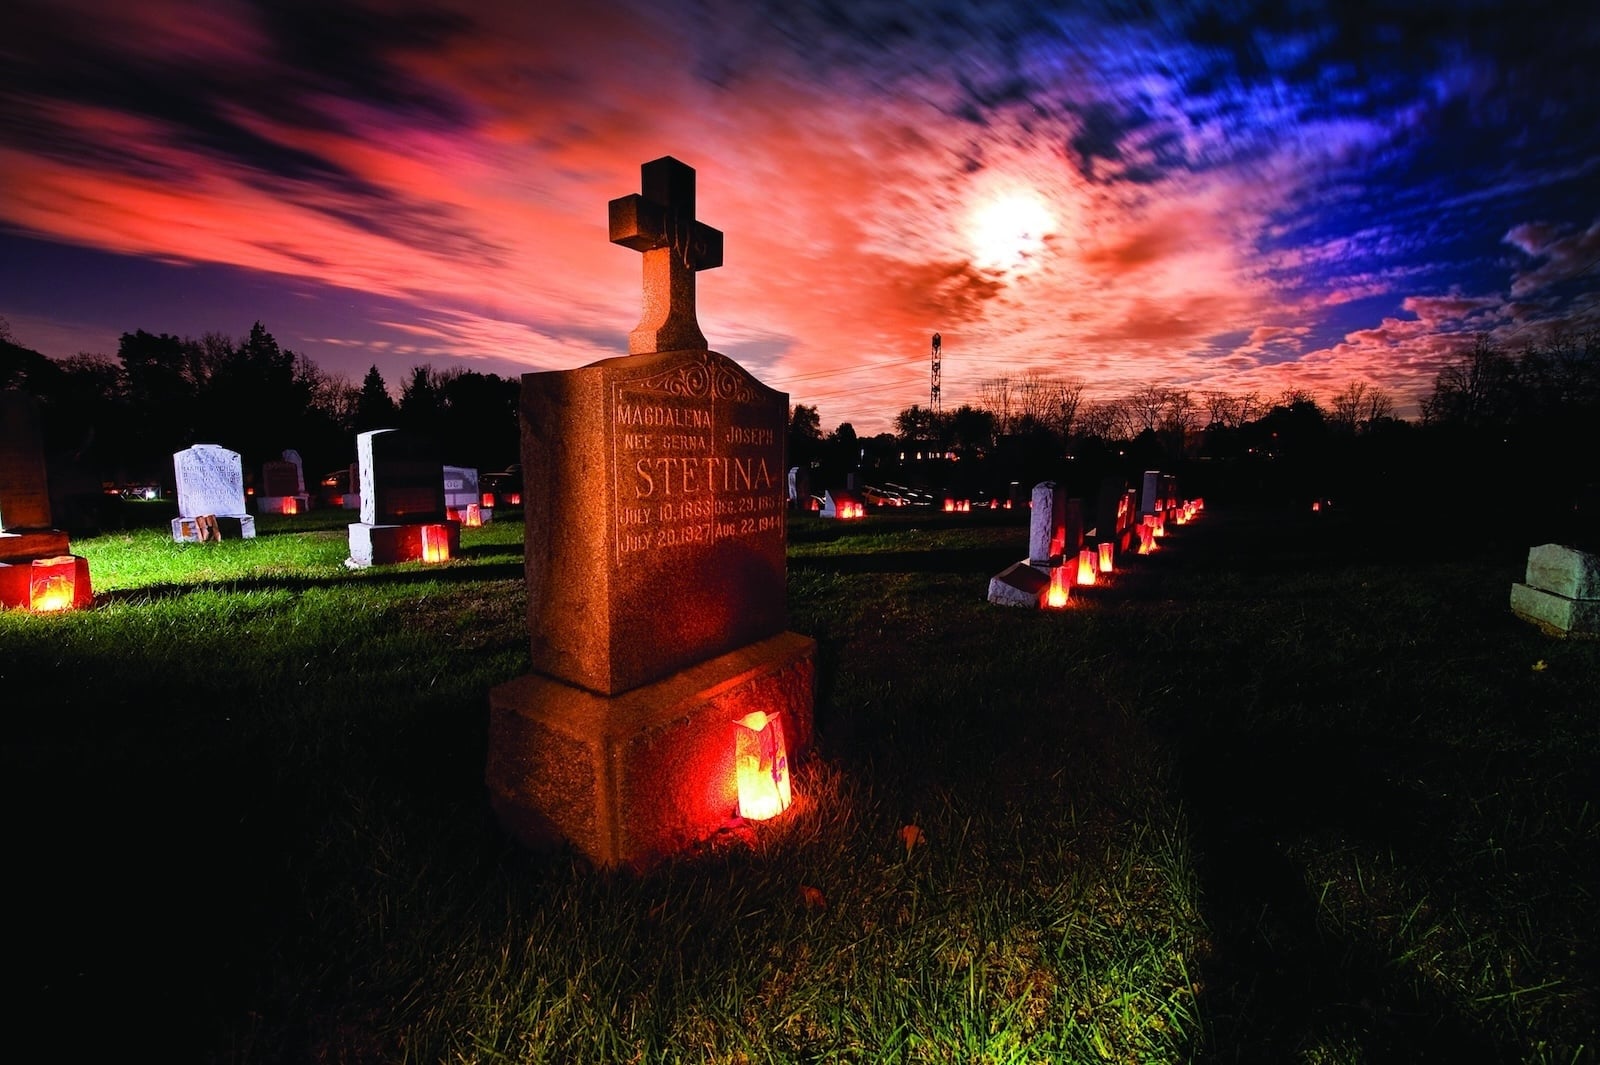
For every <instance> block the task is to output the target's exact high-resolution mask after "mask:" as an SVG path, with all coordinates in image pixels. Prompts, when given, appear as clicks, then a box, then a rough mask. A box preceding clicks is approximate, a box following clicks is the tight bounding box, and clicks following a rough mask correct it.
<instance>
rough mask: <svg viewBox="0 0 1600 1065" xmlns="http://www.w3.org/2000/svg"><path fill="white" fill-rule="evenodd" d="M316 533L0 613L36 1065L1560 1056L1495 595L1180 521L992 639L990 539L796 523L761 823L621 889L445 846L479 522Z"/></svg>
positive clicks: (1454, 569) (506, 642)
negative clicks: (774, 787)
mask: <svg viewBox="0 0 1600 1065" xmlns="http://www.w3.org/2000/svg"><path fill="white" fill-rule="evenodd" d="M347 520H348V517H347V516H340V515H332V516H330V515H328V514H321V515H317V514H313V515H307V516H304V517H300V518H272V519H262V520H261V521H260V522H259V524H258V533H259V535H258V537H257V539H256V540H254V541H248V542H246V541H224V542H223V543H221V544H207V545H197V544H188V545H179V544H173V543H172V542H171V540H170V536H168V535H167V534H166V532H165V530H164V529H157V530H144V531H132V532H128V533H118V534H109V535H106V536H102V537H96V538H91V539H84V540H75V541H74V543H73V547H74V550H76V551H77V552H78V553H80V554H83V555H85V556H86V557H87V558H89V560H90V565H91V573H92V576H93V579H94V584H95V588H96V592H97V602H96V605H95V607H94V608H93V609H92V610H89V611H81V612H76V613H71V614H63V615H59V616H50V617H33V616H29V615H25V614H22V613H20V612H16V611H8V612H3V613H0V649H3V655H0V691H3V692H4V708H5V710H6V723H7V726H8V727H7V738H6V742H5V745H4V752H5V761H4V763H3V766H0V768H3V770H4V776H5V779H6V789H7V790H6V792H5V795H4V798H5V800H6V802H7V804H8V808H9V809H11V810H12V811H13V815H12V818H11V824H12V828H13V831H12V833H11V836H12V853H13V862H12V867H13V869H14V870H15V872H14V875H13V877H12V884H13V885H14V887H13V892H12V894H13V897H14V898H15V899H16V901H15V902H14V903H13V906H14V912H15V913H16V914H17V915H18V921H17V930H16V934H15V936H14V939H15V947H14V950H13V952H12V956H11V957H12V964H13V971H14V973H16V974H17V978H16V980H15V981H14V982H16V983H17V984H18V985H19V986H20V989H21V995H20V997H16V998H15V1004H16V1008H17V1015H18V1016H19V1017H24V1018H26V1019H27V1023H28V1024H29V1025H30V1027H32V1028H34V1029H35V1030H38V1031H46V1032H50V1033H52V1034H53V1035H54V1037H55V1038H56V1039H57V1040H58V1041H59V1043H60V1046H61V1051H60V1053H61V1055H62V1056H67V1057H73V1058H79V1059H100V1058H104V1057H106V1056H108V1055H109V1054H113V1053H120V1052H122V1051H123V1049H124V1048H127V1047H137V1046H149V1047H160V1048H161V1050H162V1054H163V1056H164V1057H166V1058H169V1059H171V1060H208V1061H240V1062H280V1061H346V1062H369V1061H370V1062H391V1061H416V1062H442V1061H452V1062H454V1061H461V1062H503V1061H525V1062H613V1061H615V1062H632V1061H638V1062H696V1063H698V1062H729V1063H733V1062H823V1061H838V1062H862V1063H867V1062H872V1063H876V1062H919V1063H920V1062H952V1063H955V1062H961V1063H966V1062H1052V1063H1054V1062H1103V1061H1115V1062H1133V1061H1137V1062H1189V1061H1196V1060H1207V1061H1263V1062H1268V1061H1270V1062H1279V1061H1290V1062H1292V1061H1305V1062H1351V1063H1355V1062H1375V1061H1429V1060H1448V1061H1457V1062H1459V1061H1469V1060H1471V1061H1518V1062H1523V1061H1526V1062H1546V1061H1548V1062H1572V1061H1590V1060H1593V1058H1594V1049H1593V1048H1594V1042H1595V1040H1594V1032H1595V1030H1596V1026H1597V1019H1600V1009H1597V976H1596V970H1595V969H1594V967H1593V964H1592V962H1591V961H1589V959H1590V958H1592V957H1594V956H1596V955H1597V954H1600V951H1597V950H1596V944H1595V931H1594V929H1595V926H1596V922H1595V916H1596V913H1595V903H1594V899H1593V892H1594V888H1595V884H1596V872H1597V865H1600V863H1597V856H1600V846H1597V843H1600V832H1597V828H1596V823H1595V813H1594V806H1593V795H1594V791H1593V784H1592V781H1593V780H1594V779H1597V777H1600V772H1597V770H1600V765H1597V761H1600V759H1597V752H1600V736H1597V733H1600V725H1597V723H1596V719H1595V714H1594V691H1595V681H1596V678H1597V677H1600V644H1596V643H1594V642H1579V641H1560V640H1553V639H1551V638H1550V637H1547V636H1545V635H1543V634H1542V633H1539V632H1538V631H1537V630H1535V629H1533V628H1532V627H1531V626H1528V625H1525V624H1524V623H1522V622H1520V621H1518V620H1516V619H1514V618H1512V617H1511V616H1510V614H1509V611H1508V609H1507V606H1506V601H1507V599H1508V595H1509V586H1510V583H1511V582H1512V581H1514V580H1516V579H1519V577H1520V574H1521V562H1522V560H1521V559H1518V558H1515V557H1507V556H1505V555H1504V554H1497V553H1496V552H1494V551H1492V550H1483V551H1479V550H1476V549H1473V548H1471V546H1470V545H1469V544H1454V545H1450V546H1449V548H1448V549H1447V550H1436V551H1432V552H1429V551H1418V550H1409V551H1406V552H1404V554H1403V556H1402V557H1393V556H1392V555H1389V554H1386V553H1385V551H1384V550H1381V549H1380V548H1381V547H1383V546H1384V544H1385V541H1384V537H1385V536H1386V535H1387V532H1388V530H1386V529H1383V528H1381V527H1374V528H1371V529H1368V528H1364V527H1363V526H1362V525H1361V523H1359V522H1357V521H1354V520H1351V519H1345V518H1341V519H1338V520H1337V521H1335V522H1323V523H1320V524H1318V523H1311V522H1309V521H1307V520H1306V519H1305V518H1304V516H1296V517H1292V518H1291V517H1289V516H1286V515H1281V514H1271V513H1253V512H1248V511H1239V512H1236V513H1229V512H1227V511H1222V510H1217V509H1216V508H1215V507H1214V508H1213V512H1212V513H1208V514H1207V515H1206V517H1205V519H1204V520H1203V521H1202V522H1201V523H1199V524H1197V525H1195V526H1193V527H1189V528H1186V529H1183V530H1178V531H1175V533H1174V535H1173V536H1171V537H1169V538H1168V540H1167V542H1166V543H1165V544H1164V546H1163V549H1162V551H1161V552H1160V553H1158V554H1157V555H1155V556H1152V557H1150V558H1148V559H1139V560H1134V561H1131V562H1129V563H1128V564H1127V566H1126V567H1125V568H1124V569H1123V570H1122V571H1120V572H1119V573H1118V574H1116V575H1115V577H1114V579H1113V580H1112V581H1111V582H1109V583H1107V584H1103V585H1100V586H1097V587H1095V588H1092V589H1086V590H1083V591H1081V592H1080V593H1079V594H1077V595H1076V596H1075V597H1074V602H1073V604H1072V608H1071V609H1069V610H1066V611H1061V612H1048V613H1040V612H1032V611H1021V610H1014V609H1005V608H1000V607H994V606H991V605H990V604H988V603H987V602H986V601H985V597H984V593H985V589H986V587H987V581H988V577H989V576H990V575H992V574H993V573H994V572H997V571H998V570H999V569H1000V568H1003V566H1004V565H1006V564H1009V563H1010V562H1012V561H1015V560H1016V559H1018V558H1020V557H1021V556H1022V555H1023V554H1024V553H1025V547H1026V524H1025V518H1022V517H1012V516H1009V515H1000V516H991V515H982V516H974V517H973V518H972V519H968V520H965V521H963V520H961V519H959V518H947V517H945V516H941V515H929V514H920V515H906V514H895V515H890V516H877V517H873V518H869V519H868V520H866V521H865V522H862V523H859V524H855V525H849V526H844V525H841V524H838V523H831V524H824V523H823V522H822V521H821V519H812V518H809V517H802V518H798V519H796V520H795V521H794V522H793V524H792V526H791V558H790V598H789V612H790V625H791V628H793V629H795V630H796V631H799V632H803V633H806V634H808V635H812V636H814V637H815V638H816V639H817V640H818V643H819V658H818V666H819V668H818V677H817V688H818V695H817V707H816V718H817V736H818V743H817V749H816V751H815V752H814V754H813V756H812V757H811V758H810V759H809V760H807V761H806V762H805V763H804V764H803V765H802V766H800V767H799V769H798V772H797V778H798V779H797V791H798V794H799V798H798V799H797V800H796V805H795V806H794V808H792V809H791V811H790V812H788V813H787V814H785V815H784V816H783V817H781V818H779V819H777V820H775V821H772V822H769V823H766V824H762V825H755V826H748V827H746V828H745V829H743V830H740V831H737V832H730V833H728V834H726V835H725V836H723V837H719V838H717V839H715V840H712V841H708V843H707V845H706V846H705V847H704V848H702V849H701V850H700V851H699V852H697V853H695V854H691V855H685V856H683V857H682V858H681V859H679V860H676V861H673V862H671V863H668V864H666V865H664V866H662V867H660V868H658V869H655V870H653V871H650V872H648V873H645V874H643V875H633V874H627V873H604V872H596V871H594V870H592V869H590V868H589V867H588V866H587V865H586V864H585V863H583V862H582V861H580V860H578V859H576V858H575V857H573V856H571V855H540V854H533V853H529V852H525V851H523V850H522V849H520V848H518V847H516V846H514V845H512V844H509V843H508V842H507V841H506V840H505V839H504V837H503V836H502V834H501V833H500V832H499V830H498V828H497V826H496V825H495V823H494V821H493V818H492V817H491V816H490V814H489V811H488V807H487V802H486V798H485V794H484V790H483V785H482V771H483V764H484V754H485V742H486V741H485V726H486V718H487V692H488V689H489V688H491V687H493V686H494V685H495V684H498V683H500V682H502V681H504V680H507V679H510V678H511V677H514V676H516V675H518V674H519V673H521V672H523V671H525V670H526V669H527V641H526V633H525V631H524V628H523V626H524V606H525V600H524V590H523V584H522V579H521V565H522V561H521V527H520V521H518V520H515V519H513V520H501V521H497V522H495V523H491V525H489V526H486V527H484V528H482V529H467V530H463V534H462V546H463V551H462V557H461V558H459V559H457V560H456V561H453V562H451V563H450V564H448V565H446V566H438V567H425V566H421V565H415V564H413V565H405V566H395V567H377V568H374V569H371V570H365V571H350V570H347V569H346V568H345V567H344V565H343V559H344V557H345V554H346V553H347V551H346V548H347V543H346V539H345V533H344V522H345V521H347ZM1536 666H1538V667H1539V668H1535V667H1536ZM908 826H909V827H911V828H914V829H915V832H913V833H907V831H906V829H907V828H908ZM908 838H909V839H910V840H911V842H910V843H909V844H908V842H907V841H908Z"/></svg>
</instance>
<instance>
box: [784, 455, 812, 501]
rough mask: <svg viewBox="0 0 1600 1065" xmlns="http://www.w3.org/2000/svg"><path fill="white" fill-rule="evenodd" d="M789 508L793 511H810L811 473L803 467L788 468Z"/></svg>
mask: <svg viewBox="0 0 1600 1065" xmlns="http://www.w3.org/2000/svg"><path fill="white" fill-rule="evenodd" d="M789 506H790V508H791V509H793V510H810V509H811V471H810V470H808V469H806V468H805V467H804V466H791V467H790V468H789Z"/></svg>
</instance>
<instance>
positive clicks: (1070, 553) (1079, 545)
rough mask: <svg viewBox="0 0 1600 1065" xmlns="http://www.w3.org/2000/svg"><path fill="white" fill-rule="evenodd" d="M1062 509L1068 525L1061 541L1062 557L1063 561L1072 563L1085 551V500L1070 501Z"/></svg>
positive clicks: (1075, 499) (1074, 499)
mask: <svg viewBox="0 0 1600 1065" xmlns="http://www.w3.org/2000/svg"><path fill="white" fill-rule="evenodd" d="M1062 509H1063V516H1064V517H1065V519H1066V524H1065V528H1064V533H1065V535H1064V536H1063V537H1062V541H1061V555H1062V558H1063V560H1065V561H1066V562H1071V561H1072V560H1073V559H1075V558H1077V557H1078V552H1079V551H1081V550H1082V549H1083V500H1081V499H1078V498H1076V497H1074V498H1071V499H1068V500H1067V501H1066V503H1065V504H1064V505H1063V508H1062Z"/></svg>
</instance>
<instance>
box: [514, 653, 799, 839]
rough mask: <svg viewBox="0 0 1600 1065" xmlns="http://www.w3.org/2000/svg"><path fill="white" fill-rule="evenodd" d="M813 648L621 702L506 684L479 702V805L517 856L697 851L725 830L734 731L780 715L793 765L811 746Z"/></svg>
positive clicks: (650, 688) (680, 679)
mask: <svg viewBox="0 0 1600 1065" xmlns="http://www.w3.org/2000/svg"><path fill="white" fill-rule="evenodd" d="M816 646H817V645H816V641H814V640H812V639H810V638H809V637H805V636H800V635H798V634H796V633H792V632H784V633H780V634H779V635H777V636H772V637H769V638H767V639H764V640H759V641H757V642H755V643H752V644H748V645H746V646H744V647H742V648H739V649H738V650H735V651H731V652H729V653H727V654H723V655H719V656H717V657H715V658H711V659H708V660H707V661H704V662H701V663H699V664H698V665H694V666H690V667H688V668H686V669H683V670H680V671H679V672H677V673H675V674H673V675H671V676H669V677H667V678H665V679H663V680H659V681H656V682H654V683H652V684H646V685H644V686H642V687H638V688H634V689H632V690H630V691H627V692H623V693H622V694H620V695H611V696H606V695H598V694H596V693H594V692H591V691H588V690H586V689H583V688H578V687H576V686H574V685H571V684H567V683H565V682H563V681H559V680H555V679H553V678H551V677H546V676H543V675H540V674H527V675H525V676H521V677H518V678H516V679H515V680H512V681H508V682H507V683H505V684H502V685H500V686H498V687H496V688H494V689H492V690H491V691H490V693H489V758H488V766H487V769H486V771H485V782H486V783H487V784H488V788H489V800H490V805H491V806H492V807H493V809H494V811H495V814H496V816H497V817H498V818H499V820H500V822H501V824H502V825H503V826H504V827H505V829H506V831H508V832H509V833H510V834H511V835H512V836H514V837H515V838H516V839H518V840H519V841H520V842H522V843H523V844H524V845H526V846H530V847H534V848H537V849H549V848H553V847H556V846H559V845H561V844H562V843H563V842H566V843H570V844H572V845H573V846H574V847H576V848H577V849H578V850H579V851H580V852H582V853H583V854H584V855H586V856H587V857H588V858H589V859H590V860H591V861H593V862H595V863H596V864H598V865H601V866H619V865H625V866H631V867H634V868H636V869H637V868H643V867H646V866H648V865H650V864H652V863H653V862H655V861H658V860H660V859H661V858H664V857H666V856H668V855H671V854H673V853H675V852H679V851H681V850H683V849H685V848H686V847H689V846H692V845H693V844H695V843H698V842H700V841H702V840H705V839H706V838H708V837H710V836H711V835H712V834H714V833H715V832H717V831H718V830H719V829H722V828H724V827H727V826H728V825H730V824H731V823H733V822H734V821H735V820H736V818H737V812H738V787H737V783H736V780H735V776H734V725H733V722H734V721H735V720H736V719H738V718H742V717H744V716H745V715H746V714H749V713H752V712H753V711H756V710H763V711H765V712H766V713H767V714H769V715H773V714H777V715H780V716H781V718H782V722H783V731H784V738H785V745H786V748H787V752H788V758H789V762H790V764H791V765H793V764H795V762H796V761H797V760H798V758H799V757H800V755H802V754H803V753H804V752H805V751H806V749H807V748H809V747H810V745H811V727H812V688H813V684H814V676H815V669H816Z"/></svg>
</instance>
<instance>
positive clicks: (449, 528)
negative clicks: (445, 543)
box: [344, 521, 461, 569]
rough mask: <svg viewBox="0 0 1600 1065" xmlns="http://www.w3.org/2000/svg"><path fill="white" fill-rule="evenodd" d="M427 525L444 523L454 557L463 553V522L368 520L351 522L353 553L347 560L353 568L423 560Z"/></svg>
mask: <svg viewBox="0 0 1600 1065" xmlns="http://www.w3.org/2000/svg"><path fill="white" fill-rule="evenodd" d="M425 525H442V526H444V528H445V534H446V536H448V538H449V541H450V557H451V558H455V557H457V556H458V555H460V554H461V523H460V522H458V521H429V522H420V523H407V524H404V525H373V524H369V523H368V522H364V521H353V522H351V523H350V557H349V558H347V559H345V560H344V564H345V565H346V566H348V567H350V568H351V569H366V568H367V567H368V566H389V565H393V564H395V563H397V562H421V561H422V529H423V526H425Z"/></svg>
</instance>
